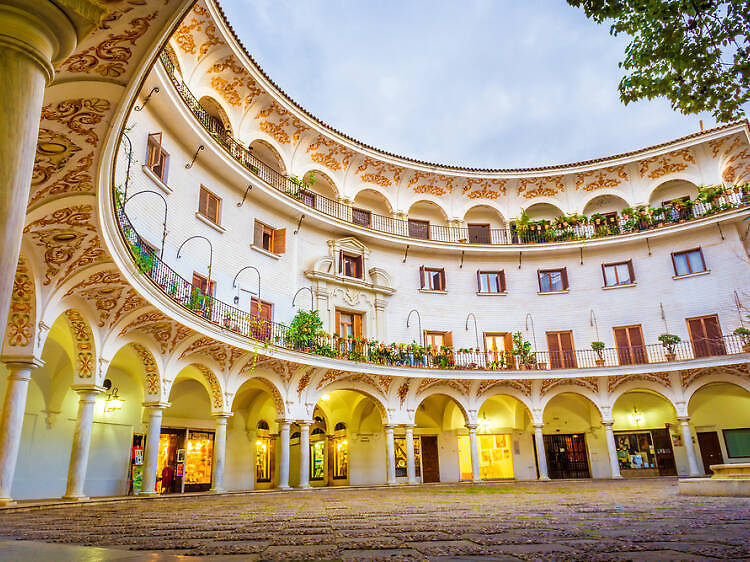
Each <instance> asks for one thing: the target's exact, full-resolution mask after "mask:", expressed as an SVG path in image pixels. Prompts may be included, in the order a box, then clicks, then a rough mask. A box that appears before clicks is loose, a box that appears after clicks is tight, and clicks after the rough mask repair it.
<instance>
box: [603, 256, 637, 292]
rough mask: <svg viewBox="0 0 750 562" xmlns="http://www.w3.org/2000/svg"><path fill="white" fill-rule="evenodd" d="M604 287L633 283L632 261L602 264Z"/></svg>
mask: <svg viewBox="0 0 750 562" xmlns="http://www.w3.org/2000/svg"><path fill="white" fill-rule="evenodd" d="M602 274H603V275H604V286H605V287H616V286H617V285H629V284H631V283H635V274H634V273H633V261H632V260H628V261H623V262H618V263H604V264H602Z"/></svg>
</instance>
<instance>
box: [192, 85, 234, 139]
mask: <svg viewBox="0 0 750 562" xmlns="http://www.w3.org/2000/svg"><path fill="white" fill-rule="evenodd" d="M198 103H199V104H200V106H201V107H202V108H203V111H204V112H205V113H206V117H207V119H208V126H209V130H210V131H211V132H212V133H217V134H218V135H219V136H223V135H224V133H226V134H228V135H229V136H232V135H233V132H232V131H233V129H232V122H231V121H230V120H229V113H228V112H227V110H226V109H224V106H223V105H222V104H221V102H220V101H218V100H217V99H216V98H215V97H213V96H210V95H206V96H202V97H201V98H200V100H198Z"/></svg>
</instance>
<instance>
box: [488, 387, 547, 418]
mask: <svg viewBox="0 0 750 562" xmlns="http://www.w3.org/2000/svg"><path fill="white" fill-rule="evenodd" d="M494 396H509V397H510V398H515V399H516V400H518V402H520V403H521V404H522V405H523V406H524V408H525V409H526V411H527V412H528V414H529V417H530V418H531V420H532V422H535V421H536V417H535V415H534V414H535V412H534V408H532V407H531V403H530V402H529V400H528V398H527V397H526V396H524V395H523V394H522V393H521V392H519V391H518V390H516V389H515V388H510V387H504V386H500V385H498V386H492V387H490V388H489V389H488V390H487V391H486V392H483V393H482V394H480V395H479V396H477V399H476V401H475V404H476V411H477V413H478V412H479V411H480V410H481V409H482V406H484V405H485V402H487V401H488V400H489V399H490V398H492V397H494Z"/></svg>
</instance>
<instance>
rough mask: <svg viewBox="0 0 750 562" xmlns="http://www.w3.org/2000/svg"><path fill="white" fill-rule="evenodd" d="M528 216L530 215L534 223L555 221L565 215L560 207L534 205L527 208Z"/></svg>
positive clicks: (548, 204)
mask: <svg viewBox="0 0 750 562" xmlns="http://www.w3.org/2000/svg"><path fill="white" fill-rule="evenodd" d="M526 214H527V215H529V220H532V221H538V220H546V221H554V220H555V219H556V218H557V217H560V216H563V215H564V214H565V213H563V212H562V210H561V209H560V207H557V206H555V205H552V204H551V203H534V204H533V205H531V206H529V207H527V208H526Z"/></svg>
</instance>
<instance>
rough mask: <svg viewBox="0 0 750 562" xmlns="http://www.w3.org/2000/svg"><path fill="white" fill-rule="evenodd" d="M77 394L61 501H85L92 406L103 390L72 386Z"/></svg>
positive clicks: (97, 387)
mask: <svg viewBox="0 0 750 562" xmlns="http://www.w3.org/2000/svg"><path fill="white" fill-rule="evenodd" d="M73 390H75V391H76V392H77V393H78V397H79V398H78V417H77V418H76V427H75V432H74V433H73V447H72V448H71V450H70V465H69V467H68V485H67V487H66V488H65V495H64V496H63V499H66V500H79V501H83V500H87V499H88V497H86V496H85V495H84V494H83V485H84V483H85V482H86V467H87V466H88V464H89V447H90V446H91V430H92V428H93V425H94V404H95V401H96V397H97V395H98V394H101V393H102V392H104V388H102V387H100V386H94V385H79V386H74V387H73Z"/></svg>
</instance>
